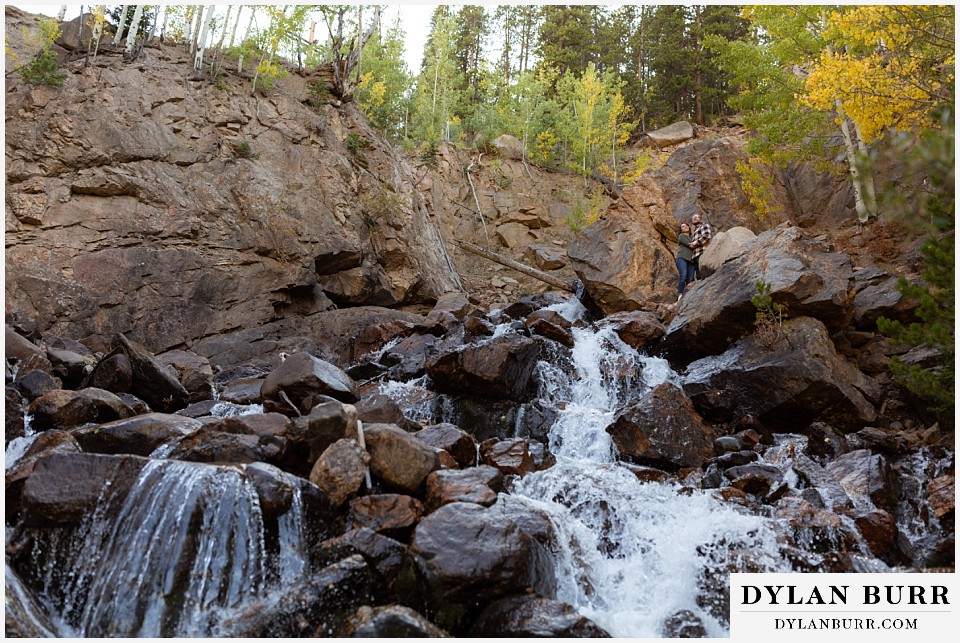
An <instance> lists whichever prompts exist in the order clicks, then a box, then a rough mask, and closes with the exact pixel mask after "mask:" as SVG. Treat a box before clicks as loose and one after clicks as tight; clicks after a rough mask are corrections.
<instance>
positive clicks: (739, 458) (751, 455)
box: [714, 450, 760, 469]
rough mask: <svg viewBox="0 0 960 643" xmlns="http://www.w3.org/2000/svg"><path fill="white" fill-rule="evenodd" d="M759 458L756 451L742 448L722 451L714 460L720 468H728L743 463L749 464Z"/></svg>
mask: <svg viewBox="0 0 960 643" xmlns="http://www.w3.org/2000/svg"><path fill="white" fill-rule="evenodd" d="M759 458H760V455H759V454H758V453H757V452H755V451H746V450H744V451H731V452H729V453H724V454H723V455H719V456H717V457H716V458H715V459H714V461H715V462H716V463H717V466H718V467H720V468H721V469H729V468H730V467H739V466H742V465H744V464H749V463H751V462H754V461H756V460H757V459H759Z"/></svg>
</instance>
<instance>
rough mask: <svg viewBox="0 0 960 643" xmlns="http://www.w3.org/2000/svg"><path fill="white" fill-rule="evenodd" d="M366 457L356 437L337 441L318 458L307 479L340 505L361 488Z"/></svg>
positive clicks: (367, 456)
mask: <svg viewBox="0 0 960 643" xmlns="http://www.w3.org/2000/svg"><path fill="white" fill-rule="evenodd" d="M369 460H370V456H369V455H367V453H366V451H364V450H363V449H361V448H360V445H359V444H358V443H357V441H356V440H346V439H341V440H337V441H336V442H334V443H333V444H331V445H330V446H329V447H327V449H326V450H325V451H324V452H323V453H322V454H320V457H319V458H317V461H316V463H314V465H313V469H311V470H310V482H312V483H313V484H315V485H317V486H318V487H320V488H321V489H323V491H324V492H326V494H327V495H328V496H330V500H331V501H333V504H334V505H336V506H338V507H339V506H340V505H342V504H343V503H345V502H346V501H347V500H349V499H350V498H352V497H354V496H355V495H357V492H358V491H360V487H361V485H363V482H364V478H365V477H366V473H367V463H368V461H369Z"/></svg>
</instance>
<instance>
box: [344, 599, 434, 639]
mask: <svg viewBox="0 0 960 643" xmlns="http://www.w3.org/2000/svg"><path fill="white" fill-rule="evenodd" d="M341 635H342V636H346V637H351V638H378V639H382V638H445V637H446V638H448V637H449V636H450V635H449V634H447V633H446V632H445V631H443V630H441V629H440V628H439V627H437V626H436V625H434V624H433V623H431V622H430V621H428V620H427V619H426V617H424V616H423V615H422V614H420V613H419V612H417V611H416V610H413V609H410V608H409V607H405V606H403V605H381V606H379V607H369V606H367V605H364V606H363V607H361V608H360V609H358V610H357V612H356V614H354V615H353V616H351V617H350V618H349V619H348V620H347V624H346V626H345V629H344V631H343V633H342V634H341Z"/></svg>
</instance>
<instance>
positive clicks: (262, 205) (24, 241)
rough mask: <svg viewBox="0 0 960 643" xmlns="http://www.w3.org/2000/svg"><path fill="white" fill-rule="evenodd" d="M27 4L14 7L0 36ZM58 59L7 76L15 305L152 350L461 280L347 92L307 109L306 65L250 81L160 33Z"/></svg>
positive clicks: (10, 283) (428, 296)
mask: <svg viewBox="0 0 960 643" xmlns="http://www.w3.org/2000/svg"><path fill="white" fill-rule="evenodd" d="M28 18H29V17H28V16H25V15H24V14H22V13H21V12H19V11H17V10H15V9H12V8H10V7H8V8H7V30H8V32H11V31H14V30H17V29H18V28H19V23H20V22H26V21H28ZM22 55H23V56H26V55H28V54H27V53H26V52H23V53H22ZM65 70H66V71H67V72H69V73H68V76H67V79H66V81H65V83H64V86H63V87H62V88H59V89H57V88H52V87H38V88H31V87H30V86H28V85H25V84H23V83H21V82H20V81H19V80H18V79H16V77H15V76H11V77H10V78H9V79H8V82H9V85H8V91H7V94H6V110H7V112H6V113H7V122H6V168H7V172H6V245H7V251H6V271H7V280H6V301H7V312H8V314H9V315H10V316H12V317H14V318H20V319H23V320H30V321H33V322H36V324H37V325H38V326H39V327H40V328H41V330H44V331H48V332H51V333H53V334H60V335H64V336H71V337H84V338H92V339H91V342H92V343H93V344H94V345H96V344H97V341H96V340H95V339H93V338H96V337H109V336H111V335H113V334H115V333H128V334H129V335H130V336H131V337H133V338H135V339H137V340H139V341H142V342H143V343H144V344H146V345H147V346H149V347H151V348H152V349H154V350H157V351H159V350H163V349H168V348H172V347H176V346H182V345H186V346H190V345H192V344H193V343H194V342H197V341H199V340H202V339H203V338H208V337H212V336H217V335H220V334H222V333H225V332H228V331H231V330H234V329H241V328H244V329H246V328H254V327H258V326H263V325H265V324H271V323H277V322H279V321H282V320H284V319H286V318H289V317H304V316H307V317H309V316H311V315H314V314H315V313H319V312H321V311H326V310H329V309H333V308H335V307H338V306H339V307H356V306H371V305H372V306H399V305H404V304H415V303H430V302H433V301H435V300H436V299H437V298H438V297H439V296H440V295H442V294H443V293H445V292H448V291H451V290H457V289H459V287H460V286H459V277H458V276H457V274H456V271H455V269H454V268H453V265H452V263H451V262H450V260H449V258H448V257H447V254H446V250H445V248H444V246H443V243H442V242H441V239H440V236H439V234H438V232H437V228H436V226H435V224H434V221H433V220H431V218H430V215H429V213H428V211H427V209H426V207H425V206H424V204H423V202H422V201H421V199H420V197H419V196H418V194H417V192H416V191H415V190H414V189H413V188H412V186H413V183H414V181H415V178H414V173H413V170H412V169H411V167H410V166H409V165H408V164H407V163H406V162H405V161H404V160H403V159H402V158H401V157H400V156H399V155H398V154H397V152H396V151H395V149H394V148H393V147H392V146H391V145H389V144H387V143H386V142H385V141H384V140H383V139H382V138H381V137H380V136H379V134H378V133H377V132H376V131H374V130H373V129H372V128H371V127H370V126H369V124H368V123H367V121H366V119H365V118H364V117H363V116H362V115H360V114H359V112H358V111H357V108H356V106H354V105H352V104H346V105H333V104H325V105H323V106H322V107H320V108H318V109H311V108H310V107H309V106H308V105H306V104H305V101H306V98H307V86H308V83H309V82H311V79H309V78H307V79H304V78H301V77H297V76H291V77H289V78H287V79H284V80H283V81H281V82H282V83H283V85H282V86H278V88H277V89H276V91H271V92H268V93H267V95H266V96H262V95H251V94H250V83H249V81H248V80H246V79H241V78H239V77H237V76H235V75H232V74H230V73H227V74H225V75H224V78H223V80H222V81H220V82H218V83H216V84H213V83H210V82H209V81H202V82H201V81H193V80H190V79H189V78H188V76H189V74H190V72H191V71H192V70H191V66H190V62H189V59H188V57H187V55H186V52H184V51H181V50H180V49H178V48H175V47H170V46H161V47H159V48H148V49H147V50H146V53H145V56H144V57H142V58H141V59H139V60H137V61H134V62H130V63H127V62H123V61H122V60H121V58H120V56H119V55H116V54H112V53H111V52H110V51H105V52H101V54H100V55H98V56H97V58H96V60H95V61H94V62H93V63H92V64H91V65H89V66H85V65H84V61H83V60H78V61H74V62H69V63H67V64H66V65H65Z"/></svg>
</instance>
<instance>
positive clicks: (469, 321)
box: [463, 315, 494, 339]
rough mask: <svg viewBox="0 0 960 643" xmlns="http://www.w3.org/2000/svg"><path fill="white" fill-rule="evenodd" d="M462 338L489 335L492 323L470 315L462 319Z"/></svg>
mask: <svg viewBox="0 0 960 643" xmlns="http://www.w3.org/2000/svg"><path fill="white" fill-rule="evenodd" d="M463 330H464V333H465V334H466V337H465V338H464V339H470V338H477V337H489V336H490V335H493V332H494V328H493V324H491V323H490V322H488V321H487V320H485V319H483V318H481V317H478V316H476V315H470V316H468V317H467V318H466V319H464V320H463Z"/></svg>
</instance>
